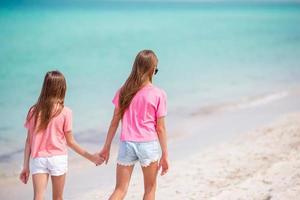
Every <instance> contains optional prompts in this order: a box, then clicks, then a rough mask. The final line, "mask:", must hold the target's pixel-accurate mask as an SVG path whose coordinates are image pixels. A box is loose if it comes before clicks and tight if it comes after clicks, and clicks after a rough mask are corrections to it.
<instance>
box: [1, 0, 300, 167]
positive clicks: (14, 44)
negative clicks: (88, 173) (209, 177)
mask: <svg viewBox="0 0 300 200" xmlns="http://www.w3.org/2000/svg"><path fill="white" fill-rule="evenodd" d="M299 24H300V6H299V5H298V4H286V5H282V4H266V5H260V4H258V5H255V4H253V5H243V4H240V5H234V4H174V5H173V6H168V5H167V4H159V3H157V4H147V5H141V4H134V3H131V4H120V5H119V4H109V3H106V4H98V5H97V6H93V7H77V6H72V7H69V6H63V7H58V6H54V7H44V6H20V7H16V6H10V7H5V6H2V7H1V8H0V43H1V48H0V77H1V79H0V90H1V96H0V110H1V113H0V121H1V123H0V152H1V153H0V162H9V159H13V157H14V156H11V157H7V155H12V153H13V152H17V154H18V153H19V152H20V150H21V149H22V148H23V141H24V137H25V135H26V131H25V129H24V128H23V126H22V125H23V122H24V119H25V116H26V113H27V110H28V108H29V107H30V106H31V105H32V104H33V103H34V102H35V101H36V99H37V97H38V95H39V91H40V87H41V84H42V80H43V76H44V74H45V72H46V71H48V70H53V69H59V70H61V71H62V72H63V73H64V74H65V76H66V78H67V82H68V91H67V99H66V104H67V105H68V106H69V107H71V108H72V109H73V113H74V131H75V133H76V134H77V136H78V137H79V138H80V136H81V135H86V136H84V137H83V138H88V139H87V140H90V141H95V142H97V141H101V139H103V137H104V135H105V132H106V128H107V127H108V123H109V119H110V116H111V112H112V109H113V106H112V104H111V99H112V97H113V95H114V92H115V91H116V90H117V89H118V88H119V87H120V85H121V84H122V83H123V82H124V80H125V79H126V77H127V75H128V74H129V73H130V68H131V65H132V62H133V59H134V56H135V55H136V53H137V52H138V51H139V50H141V49H145V48H148V49H153V50H154V51H155V52H156V53H157V56H158V58H159V66H158V67H159V73H158V75H157V76H156V77H155V80H154V82H155V84H156V85H159V86H160V87H162V88H164V89H165V90H166V91H167V93H168V98H169V113H170V119H171V122H170V123H169V124H172V122H175V121H176V120H177V121H178V120H180V117H181V116H176V113H178V111H182V110H188V111H191V113H193V112H194V111H195V110H198V109H200V110H201V108H202V107H204V108H205V107H206V106H210V105H222V104H223V103H224V102H226V101H231V100H236V99H240V98H241V97H252V96H259V95H264V94H268V93H273V92H285V91H286V90H287V89H288V88H291V87H293V86H295V85H298V84H299V81H300V79H299V78H300V59H299V58H300V26H299ZM172 120H173V121H172ZM1 160H2V161H1Z"/></svg>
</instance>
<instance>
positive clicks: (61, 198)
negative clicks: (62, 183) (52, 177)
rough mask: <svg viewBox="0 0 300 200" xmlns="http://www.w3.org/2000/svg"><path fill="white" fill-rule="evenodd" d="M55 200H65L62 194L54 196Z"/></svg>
mask: <svg viewBox="0 0 300 200" xmlns="http://www.w3.org/2000/svg"><path fill="white" fill-rule="evenodd" d="M52 198H53V200H63V195H62V194H53V197H52Z"/></svg>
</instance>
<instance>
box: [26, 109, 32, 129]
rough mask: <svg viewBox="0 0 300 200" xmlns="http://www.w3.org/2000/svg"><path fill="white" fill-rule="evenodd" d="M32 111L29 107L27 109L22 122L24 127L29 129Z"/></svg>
mask: <svg viewBox="0 0 300 200" xmlns="http://www.w3.org/2000/svg"><path fill="white" fill-rule="evenodd" d="M32 112H33V109H32V108H31V109H30V110H29V111H28V114H27V116H26V119H25V122H24V127H25V128H26V129H29V128H30V123H31V121H32Z"/></svg>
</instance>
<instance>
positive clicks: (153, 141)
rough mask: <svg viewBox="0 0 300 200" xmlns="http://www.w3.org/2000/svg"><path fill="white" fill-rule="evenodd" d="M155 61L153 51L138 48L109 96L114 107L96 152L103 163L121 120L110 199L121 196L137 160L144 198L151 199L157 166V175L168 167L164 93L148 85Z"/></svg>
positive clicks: (155, 69)
mask: <svg viewBox="0 0 300 200" xmlns="http://www.w3.org/2000/svg"><path fill="white" fill-rule="evenodd" d="M157 62H158V60H157V57H156V55H155V54H154V52H153V51H151V50H143V51H141V52H139V53H138V55H137V56H136V58H135V61H134V64H133V68H132V71H131V74H130V75H129V77H128V79H127V81H126V82H125V83H124V85H123V86H122V87H121V89H120V90H118V91H117V93H116V95H115V97H114V99H113V103H114V105H115V110H114V114H113V118H112V121H111V124H110V127H109V130H108V134H107V137H106V141H105V144H104V147H103V149H102V151H101V152H100V155H101V157H102V158H103V160H104V161H105V162H106V163H107V162H108V160H109V153H110V147H111V143H112V140H113V138H114V136H115V133H116V130H117V128H118V125H119V121H120V120H122V129H121V138H120V139H121V141H120V147H119V154H118V161H117V175H116V186H115V190H114V192H113V193H112V195H111V196H110V198H109V199H110V200H119V199H124V197H125V194H126V192H127V188H128V185H129V181H130V177H131V174H132V171H133V167H134V164H135V163H136V162H137V161H139V162H140V164H141V166H142V171H143V176H144V189H145V191H144V198H143V199H144V200H153V199H155V190H156V177H157V172H158V170H159V169H160V168H162V172H161V175H164V174H165V173H167V171H168V168H169V164H168V151H167V137H166V129H165V120H164V117H165V116H166V114H167V109H166V94H165V92H163V91H162V90H161V89H159V88H157V87H155V86H154V85H152V77H153V75H154V74H156V73H157V72H158V69H157ZM160 151H162V155H161V158H160Z"/></svg>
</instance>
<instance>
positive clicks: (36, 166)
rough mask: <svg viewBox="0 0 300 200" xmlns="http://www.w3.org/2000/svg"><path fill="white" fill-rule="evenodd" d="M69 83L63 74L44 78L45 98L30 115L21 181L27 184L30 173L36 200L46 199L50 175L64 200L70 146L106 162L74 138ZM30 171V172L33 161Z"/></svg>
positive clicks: (58, 197) (55, 191)
mask: <svg viewBox="0 0 300 200" xmlns="http://www.w3.org/2000/svg"><path fill="white" fill-rule="evenodd" d="M65 93H66V80H65V78H64V76H63V74H62V73H60V72H59V71H50V72H48V73H47V74H46V76H45V78H44V83H43V87H42V90H41V94H40V96H39V98H38V100H37V102H36V104H34V105H33V106H32V107H31V108H30V109H29V111H28V114H27V119H26V122H25V127H26V128H27V130H28V133H27V139H26V143H25V150H24V164H23V170H22V172H21V174H20V179H21V181H22V182H23V183H25V184H26V183H27V181H28V179H29V174H30V171H31V173H32V182H33V189H34V200H42V199H44V193H45V190H46V187H47V182H48V178H49V175H50V176H51V180H52V191H53V199H54V200H62V199H63V189H64V184H65V177H66V172H67V168H68V156H67V145H68V146H69V147H71V148H72V149H73V150H74V151H76V152H77V153H78V154H80V155H82V156H83V157H85V158H87V159H88V160H90V161H92V162H93V163H95V164H96V165H98V164H101V163H102V162H103V161H102V159H101V158H100V156H99V155H97V154H93V155H92V154H90V153H88V152H87V151H86V150H84V149H83V148H82V147H80V146H79V145H78V144H77V142H76V141H75V139H74V138H73V134H72V111H71V109H70V108H68V107H66V106H64V99H65ZM30 157H31V162H30V171H29V159H30Z"/></svg>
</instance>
